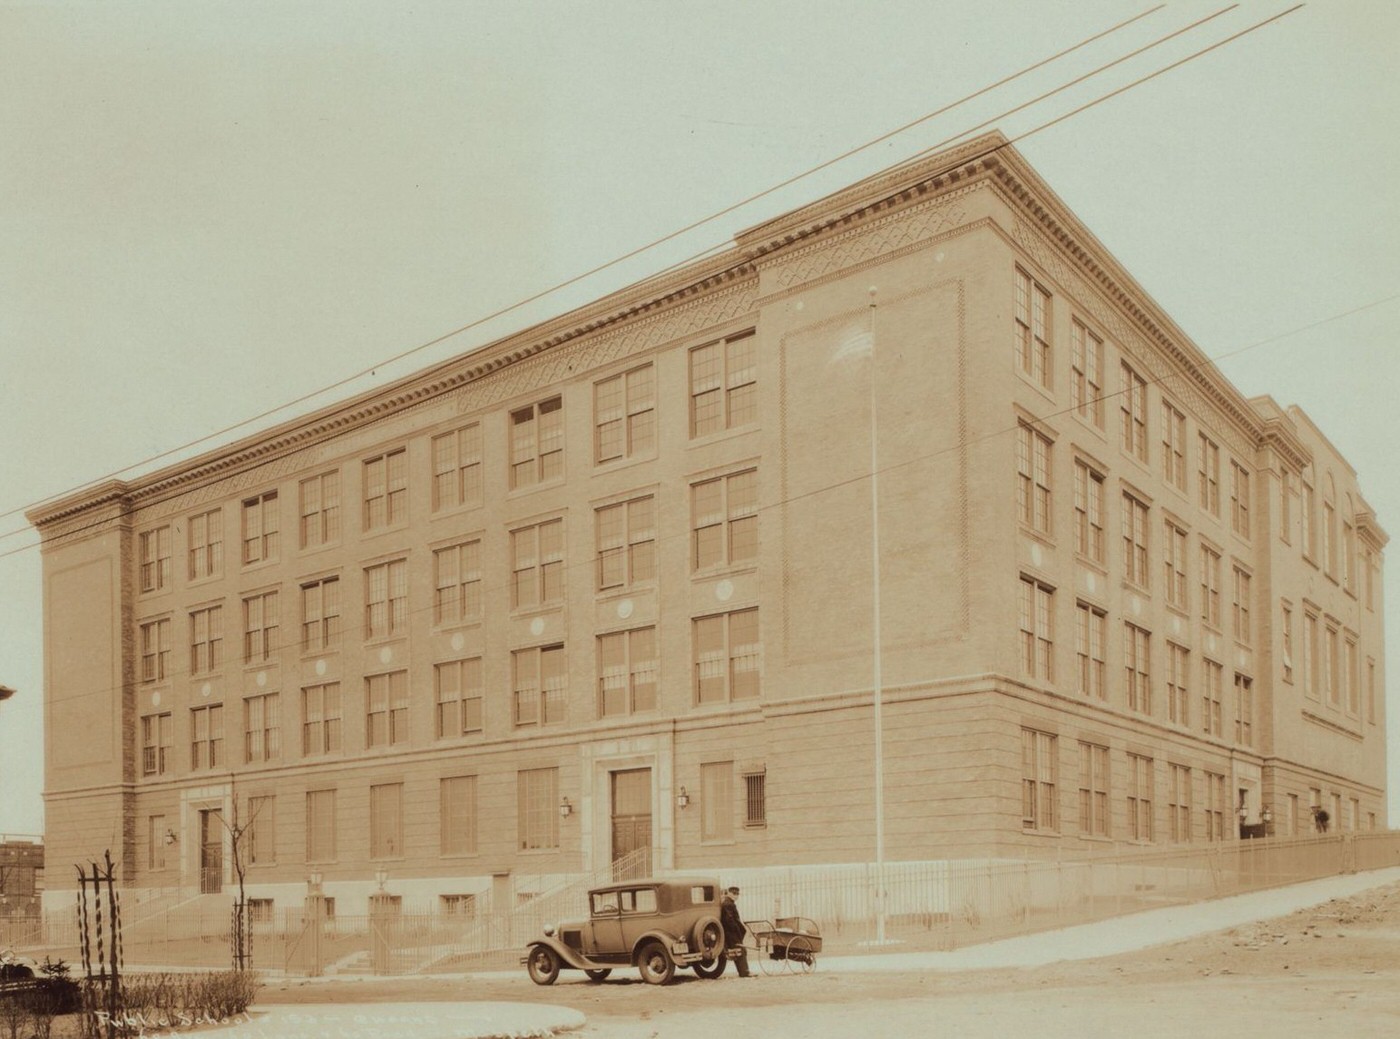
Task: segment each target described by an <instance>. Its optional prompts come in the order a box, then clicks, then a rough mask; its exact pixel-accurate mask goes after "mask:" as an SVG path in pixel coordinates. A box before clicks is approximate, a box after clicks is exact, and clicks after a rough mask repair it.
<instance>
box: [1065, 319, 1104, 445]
mask: <svg viewBox="0 0 1400 1039" xmlns="http://www.w3.org/2000/svg"><path fill="white" fill-rule="evenodd" d="M1070 348H1071V351H1072V354H1073V356H1072V357H1071V359H1070V365H1071V368H1072V369H1073V384H1072V385H1071V386H1070V406H1071V407H1073V408H1074V410H1075V411H1076V412H1077V413H1078V414H1079V417H1080V418H1082V419H1087V420H1088V421H1090V422H1092V423H1093V424H1094V425H1096V426H1098V427H1099V428H1100V429H1103V340H1102V339H1100V338H1099V337H1098V336H1096V335H1094V333H1093V332H1091V331H1089V329H1088V328H1086V327H1085V326H1084V325H1083V324H1081V323H1080V322H1079V319H1078V318H1076V319H1075V320H1074V321H1073V322H1072V323H1071V324H1070Z"/></svg>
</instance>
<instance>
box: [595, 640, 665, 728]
mask: <svg viewBox="0 0 1400 1039" xmlns="http://www.w3.org/2000/svg"><path fill="white" fill-rule="evenodd" d="M656 671H657V651H656V629H655V628H638V629H637V630H636V631H619V632H615V633H613V634H611V635H599V636H598V717H600V718H615V717H620V716H622V715H627V714H635V713H637V712H638V711H651V710H655V708H656Z"/></svg>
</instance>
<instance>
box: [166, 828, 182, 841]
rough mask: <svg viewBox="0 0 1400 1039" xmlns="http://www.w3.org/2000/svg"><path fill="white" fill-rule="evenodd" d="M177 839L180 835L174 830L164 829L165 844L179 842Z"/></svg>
mask: <svg viewBox="0 0 1400 1039" xmlns="http://www.w3.org/2000/svg"><path fill="white" fill-rule="evenodd" d="M179 840H180V836H179V834H177V833H176V832H175V831H174V830H169V829H167V830H166V831H165V843H166V844H167V845H171V844H176V843H178V842H179Z"/></svg>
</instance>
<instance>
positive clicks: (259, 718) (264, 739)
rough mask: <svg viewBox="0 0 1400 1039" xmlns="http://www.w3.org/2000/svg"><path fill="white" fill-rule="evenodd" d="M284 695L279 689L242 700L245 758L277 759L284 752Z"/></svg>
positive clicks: (257, 759) (247, 759) (246, 759)
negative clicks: (278, 692) (282, 723)
mask: <svg viewBox="0 0 1400 1039" xmlns="http://www.w3.org/2000/svg"><path fill="white" fill-rule="evenodd" d="M281 731H282V727H281V697H280V696H279V695H278V694H277V693H265V694H263V695H262V696H250V697H248V698H247V699H246V700H244V701H243V760H244V761H246V762H248V763H249V764H252V763H254V762H257V761H276V760H277V758H279V757H280V756H281V754H282V736H281Z"/></svg>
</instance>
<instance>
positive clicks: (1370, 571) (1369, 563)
mask: <svg viewBox="0 0 1400 1039" xmlns="http://www.w3.org/2000/svg"><path fill="white" fill-rule="evenodd" d="M1361 565H1362V567H1363V573H1362V577H1363V578H1364V579H1365V584H1366V609H1368V610H1370V611H1371V612H1373V613H1374V612H1375V609H1376V557H1375V555H1374V554H1373V553H1372V552H1371V550H1370V549H1369V548H1367V549H1365V550H1364V551H1363V552H1362V556H1361Z"/></svg>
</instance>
